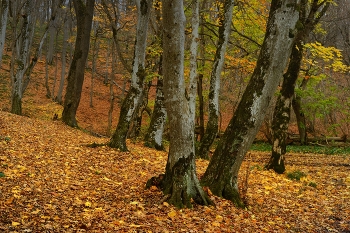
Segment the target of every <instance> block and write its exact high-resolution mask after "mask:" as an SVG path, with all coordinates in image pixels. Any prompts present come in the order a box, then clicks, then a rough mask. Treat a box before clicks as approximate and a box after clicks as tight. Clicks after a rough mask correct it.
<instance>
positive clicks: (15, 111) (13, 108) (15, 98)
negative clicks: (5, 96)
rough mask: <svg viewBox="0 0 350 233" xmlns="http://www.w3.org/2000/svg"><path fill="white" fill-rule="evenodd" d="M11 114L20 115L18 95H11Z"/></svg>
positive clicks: (19, 98) (20, 104)
mask: <svg viewBox="0 0 350 233" xmlns="http://www.w3.org/2000/svg"><path fill="white" fill-rule="evenodd" d="M11 113H13V114H17V115H22V98H21V97H20V96H19V95H18V94H13V95H12V102H11Z"/></svg>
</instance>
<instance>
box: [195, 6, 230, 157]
mask: <svg viewBox="0 0 350 233" xmlns="http://www.w3.org/2000/svg"><path fill="white" fill-rule="evenodd" d="M233 3H234V1H233V0H225V1H224V6H223V7H224V9H223V12H222V13H221V16H220V27H219V40H218V44H217V49H216V54H215V60H214V64H213V71H212V73H211V77H210V88H209V119H208V123H207V128H206V130H205V133H204V136H203V138H202V139H201V143H200V147H199V150H198V156H199V157H200V158H203V159H209V155H208V153H209V149H210V146H211V145H212V144H213V142H214V139H215V138H216V135H217V133H218V130H219V94H220V93H219V92H220V79H221V71H222V68H223V66H224V63H225V53H226V47H227V42H228V39H229V36H230V31H231V23H232V12H233Z"/></svg>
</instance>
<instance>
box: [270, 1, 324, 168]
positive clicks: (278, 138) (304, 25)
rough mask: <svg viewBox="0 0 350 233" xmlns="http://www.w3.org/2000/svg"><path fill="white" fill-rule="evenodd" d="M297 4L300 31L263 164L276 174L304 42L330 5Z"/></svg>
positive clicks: (285, 135)
mask: <svg viewBox="0 0 350 233" xmlns="http://www.w3.org/2000/svg"><path fill="white" fill-rule="evenodd" d="M309 4H310V6H309ZM300 6H301V8H300V17H299V18H300V19H299V21H298V24H299V25H298V27H299V31H298V33H297V35H296V40H295V42H294V45H293V49H292V53H291V55H290V58H289V66H288V69H287V72H286V73H285V74H284V75H283V83H282V88H281V91H280V93H279V95H278V98H277V102H276V106H275V110H274V114H273V121H272V143H273V145H272V153H271V157H270V160H269V162H268V164H267V165H266V166H265V167H266V168H267V169H273V170H274V171H275V172H277V173H283V172H284V171H285V166H284V155H285V153H286V147H287V145H286V138H287V130H288V125H289V120H290V112H291V111H290V110H291V105H292V100H293V97H294V89H295V84H296V81H297V79H298V75H299V71H300V67H301V62H302V58H303V50H304V49H303V45H304V44H305V43H306V40H307V38H308V37H309V34H310V33H311V31H312V30H313V29H314V28H315V26H316V24H317V23H318V22H319V21H320V19H321V17H322V16H323V15H324V14H325V12H326V10H327V8H328V7H329V2H327V3H326V1H321V2H320V1H319V0H313V2H312V3H308V2H307V1H306V0H303V1H301V4H300ZM309 9H310V10H309ZM296 101H298V100H296ZM298 102H300V101H298ZM300 114H302V113H300V112H299V113H298V112H296V115H297V119H299V118H300V117H301V116H300ZM298 127H299V128H300V127H302V125H301V122H299V124H298ZM304 127H305V125H304ZM301 141H302V142H304V141H305V138H304V137H302V138H301Z"/></svg>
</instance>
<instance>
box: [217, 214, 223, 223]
mask: <svg viewBox="0 0 350 233" xmlns="http://www.w3.org/2000/svg"><path fill="white" fill-rule="evenodd" d="M215 218H216V220H217V221H218V222H222V221H223V220H224V218H223V217H222V216H221V215H216V217H215Z"/></svg>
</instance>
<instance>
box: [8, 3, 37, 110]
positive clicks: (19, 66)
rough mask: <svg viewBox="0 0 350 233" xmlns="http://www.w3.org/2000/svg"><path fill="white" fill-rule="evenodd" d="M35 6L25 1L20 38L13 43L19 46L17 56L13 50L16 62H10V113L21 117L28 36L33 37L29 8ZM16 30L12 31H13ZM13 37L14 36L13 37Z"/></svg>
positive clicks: (28, 44) (27, 56) (27, 57)
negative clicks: (11, 70) (11, 71)
mask: <svg viewBox="0 0 350 233" xmlns="http://www.w3.org/2000/svg"><path fill="white" fill-rule="evenodd" d="M34 5H35V2H33V1H29V0H27V1H26V2H25V3H24V7H23V9H24V11H23V13H22V25H21V31H20V36H19V38H18V40H16V41H15V42H14V43H17V45H19V48H18V54H17V52H16V51H15V50H13V51H12V52H13V57H14V59H15V60H16V62H15V63H16V64H14V63H13V62H14V61H13V60H12V64H11V67H15V68H14V69H13V71H15V70H16V71H15V72H13V73H12V75H11V81H12V97H11V100H12V102H11V113H14V114H17V115H22V97H23V93H24V89H25V87H24V86H25V80H24V76H25V72H26V70H27V67H28V60H29V53H30V51H29V50H30V41H31V38H30V35H33V34H32V33H30V29H31V24H32V23H33V22H32V17H33V16H32V15H31V14H30V12H31V10H32V9H31V8H32V7H33V6H34ZM15 30H16V29H14V31H15ZM14 36H15V35H14Z"/></svg>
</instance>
